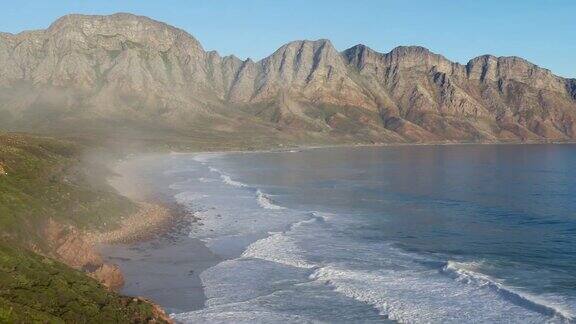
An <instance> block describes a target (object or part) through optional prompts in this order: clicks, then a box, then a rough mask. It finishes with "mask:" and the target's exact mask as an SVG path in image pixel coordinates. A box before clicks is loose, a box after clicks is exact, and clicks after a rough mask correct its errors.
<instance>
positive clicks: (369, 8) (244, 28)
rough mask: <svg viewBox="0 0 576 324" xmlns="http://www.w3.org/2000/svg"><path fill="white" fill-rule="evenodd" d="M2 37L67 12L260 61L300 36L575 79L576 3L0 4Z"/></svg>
mask: <svg viewBox="0 0 576 324" xmlns="http://www.w3.org/2000/svg"><path fill="white" fill-rule="evenodd" d="M0 8H2V10H1V11H0V31H6V32H12V33H15V32H19V31H22V30H28V29H38V28H45V27H47V26H48V25H49V24H50V23H51V22H52V21H54V20H55V19H56V18H58V17H60V16H62V15H65V14H68V13H85V14H110V13H114V12H131V13H135V14H140V15H146V16H149V17H151V18H154V19H157V20H161V21H164V22H167V23H169V24H171V25H174V26H176V27H180V28H182V29H184V30H186V31H188V32H189V33H190V34H192V35H193V36H194V37H196V38H197V39H198V40H199V41H200V42H201V43H202V45H203V46H204V48H205V49H208V50H217V51H218V52H220V54H223V55H228V54H235V55H237V56H239V57H241V58H246V57H251V58H253V59H255V60H258V59H261V58H263V57H265V56H267V55H269V54H271V53H272V52H273V51H274V50H276V49H277V48H278V47H279V46H281V45H282V44H284V43H286V42H289V41H292V40H297V39H319V38H328V39H330V40H332V42H333V43H334V45H335V46H336V48H337V49H339V50H344V49H346V48H348V47H350V46H353V45H356V44H358V43H362V44H365V45H368V46H369V47H371V48H373V49H375V50H377V51H380V52H387V51H389V50H390V49H392V48H394V47H395V46H398V45H421V46H425V47H428V48H429V49H431V50H432V51H434V52H436V53H439V54H442V55H444V56H446V57H448V58H449V59H451V60H455V61H458V62H461V63H466V62H467V61H468V60H469V59H471V58H473V57H475V56H478V55H482V54H488V53H489V54H494V55H497V56H508V55H516V56H521V57H524V58H526V59H528V60H529V61H532V62H534V63H536V64H538V65H540V66H542V67H545V68H548V69H551V70H552V71H553V72H554V73H556V74H558V75H561V76H565V77H572V78H576V0H403V1H388V0H380V1H368V0H366V1H360V0H357V1H352V0H347V1H338V0H332V1H324V0H316V1H313V0H309V1H303V0H292V1H280V0H276V1H274V0H269V1H264V0H253V1H252V0H243V1H231V0H230V1H224V0H198V1H177V0H163V1H151V0H138V1H137V0H125V1H108V0H90V1H78V0H76V1H68V0H58V1H45V0H44V1H34V0H19V1H7V0H0Z"/></svg>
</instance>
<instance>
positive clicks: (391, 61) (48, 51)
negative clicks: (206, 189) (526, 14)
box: [0, 14, 576, 143]
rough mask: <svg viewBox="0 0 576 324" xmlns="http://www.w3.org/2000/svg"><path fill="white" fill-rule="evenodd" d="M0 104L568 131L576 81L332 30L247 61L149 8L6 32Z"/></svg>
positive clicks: (493, 131)
mask: <svg viewBox="0 0 576 324" xmlns="http://www.w3.org/2000/svg"><path fill="white" fill-rule="evenodd" d="M359 37H360V36H359ZM463 46H465V44H463ZM0 114H1V116H2V118H1V119H0V127H2V128H5V129H10V130H27V131H30V130H33V131H43V132H61V131H62V130H63V129H66V131H67V132H95V133H98V132H106V131H108V130H109V129H114V128H118V127H120V128H126V129H134V130H138V131H139V132H147V131H148V130H150V129H154V130H162V131H163V132H166V133H174V134H179V135H182V136H201V134H209V135H210V136H219V135H218V134H224V135H227V136H236V135H237V134H241V135H242V136H268V137H274V138H281V139H287V140H290V141H310V140H318V141H332V142H366V143H381V142H432V141H434V142H436V141H525V140H559V141H569V140H573V139H575V138H576V125H575V124H574V123H575V121H576V80H575V79H565V78H561V77H558V76H555V75H554V74H552V73H551V72H550V71H548V70H546V69H543V68H540V67H538V66H536V65H534V64H532V63H530V62H527V61H525V60H523V59H521V58H517V57H494V56H489V55H485V56H480V57H477V58H474V59H472V60H470V61H469V62H468V63H467V64H466V65H462V64H458V63H454V62H451V61H449V60H448V59H446V58H444V57H443V56H441V55H438V54H435V53H432V52H430V51H429V50H427V49H425V48H422V47H415V46H410V47H397V48H395V49H393V50H392V51H391V52H389V53H385V54H383V53H378V52H376V51H374V50H372V49H370V48H368V47H366V46H364V45H357V46H354V47H352V48H350V49H347V50H345V51H343V52H338V51H337V50H336V49H335V48H334V47H333V45H332V44H331V43H330V41H328V40H317V41H295V42H291V43H288V44H286V45H284V46H282V47H281V48H279V49H278V50H277V51H276V52H274V53H272V54H271V55H270V56H268V57H266V58H264V59H262V60H260V61H258V62H254V61H252V60H250V59H247V60H245V61H242V60H240V59H238V58H237V57H234V56H226V57H221V56H220V55H219V54H218V53H216V52H214V51H208V52H207V51H205V50H204V49H203V48H202V46H201V45H200V43H199V42H198V41H197V40H196V39H194V38H193V37H192V36H191V35H189V34H188V33H186V32H185V31H183V30H180V29H177V28H174V27H171V26H169V25H166V24H164V23H161V22H157V21H154V20H152V19H149V18H146V17H140V16H135V15H131V14H114V15H110V16H86V15H69V16H65V17H62V18H60V19H58V20H57V21H56V22H54V23H53V24H52V25H51V26H50V27H48V28H47V29H46V30H38V31H27V32H22V33H20V34H17V35H12V34H7V33H1V34H0ZM199 132H200V133H199ZM202 132H204V133H202ZM199 134H200V135H199Z"/></svg>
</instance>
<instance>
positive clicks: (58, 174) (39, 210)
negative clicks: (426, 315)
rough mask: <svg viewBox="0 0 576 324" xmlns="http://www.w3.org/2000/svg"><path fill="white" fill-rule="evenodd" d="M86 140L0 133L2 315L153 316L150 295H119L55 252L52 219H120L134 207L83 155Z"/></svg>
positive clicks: (82, 319) (101, 223)
mask: <svg viewBox="0 0 576 324" xmlns="http://www.w3.org/2000/svg"><path fill="white" fill-rule="evenodd" d="M84 152H85V147H83V146H82V145H79V144H76V143H72V142H68V141H64V140H56V139H52V138H45V137H37V136H29V135H22V134H0V323H30V322H41V323H45V322H47V323H61V322H66V323H128V322H148V321H149V320H151V319H153V318H155V315H153V307H152V305H150V304H149V303H146V302H143V301H141V300H138V299H133V298H131V297H124V296H120V295H118V294H116V293H114V292H111V291H109V290H107V289H106V288H104V287H103V286H102V285H101V284H100V283H98V282H97V281H95V280H93V279H92V278H89V277H88V276H86V275H85V274H84V273H82V272H80V271H76V270H73V269H71V268H69V267H68V266H66V265H64V264H62V263H60V262H58V261H55V260H52V259H50V258H48V257H45V256H42V255H39V254H36V253H33V252H31V249H34V250H35V251H37V252H40V253H42V254H45V255H50V253H49V252H50V251H49V244H47V243H48V242H45V241H44V239H43V235H42V233H43V232H42V229H43V226H45V224H46V222H47V220H48V219H50V218H52V219H53V220H55V221H57V222H59V223H61V224H66V225H72V226H75V227H77V228H79V229H105V228H113V227H115V226H117V224H118V219H119V218H120V217H121V216H123V215H127V214H130V213H132V212H134V211H135V210H136V209H135V208H136V207H135V206H134V205H133V204H132V202H130V201H129V200H127V199H126V198H124V197H121V196H119V195H117V194H115V193H114V192H113V191H112V190H111V189H110V188H108V187H107V186H106V185H105V184H104V183H103V182H102V181H100V182H98V181H94V179H98V178H99V179H104V178H105V174H104V176H103V174H102V173H104V172H107V171H105V169H104V168H98V167H96V166H92V167H90V168H87V167H85V166H83V164H84V163H81V160H82V154H83V153H84Z"/></svg>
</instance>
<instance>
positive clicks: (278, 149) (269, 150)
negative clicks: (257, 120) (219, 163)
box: [168, 140, 576, 154]
mask: <svg viewBox="0 0 576 324" xmlns="http://www.w3.org/2000/svg"><path fill="white" fill-rule="evenodd" d="M547 144H548V145H576V141H546V140H542V141H537V140H533V141H523V142H522V141H510V142H506V141H501V142H458V141H455V142H423V143H374V144H370V143H355V144H354V143H349V144H326V145H310V146H307V145H294V146H286V147H274V148H264V149H254V150H250V149H230V150H218V149H215V150H213V151H210V150H199V151H194V150H191V151H185V150H183V151H176V150H173V151H169V152H168V154H225V153H244V154H245V153H285V152H290V151H294V150H298V151H303V150H317V149H329V148H357V147H375V148H378V147H402V146H467V145H470V146H475V145H547Z"/></svg>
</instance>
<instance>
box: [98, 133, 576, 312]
mask: <svg viewBox="0 0 576 324" xmlns="http://www.w3.org/2000/svg"><path fill="white" fill-rule="evenodd" d="M491 144H499V145H523V144H530V145H534V144H575V143H541V142H539V143H435V144H431V143H425V144H424V143H423V144H415V143H410V144H385V145H379V144H374V145H334V146H306V147H293V148H284V149H268V150H252V151H247V150H244V151H240V150H238V151H232V150H229V151H203V152H198V151H196V152H171V154H202V153H206V154H227V153H262V152H269V153H277V152H288V151H293V150H298V151H300V150H313V149H323V148H339V147H351V148H354V147H388V146H390V147H395V146H412V145H416V146H443V145H491ZM136 160H137V159H136ZM122 163H123V164H124V166H125V168H124V170H122V168H121V169H118V168H116V171H117V174H118V175H120V176H121V177H123V178H125V177H133V179H131V180H134V181H133V182H132V183H131V184H130V185H129V186H120V187H118V186H115V188H116V189H117V190H118V192H119V193H120V194H123V195H125V196H127V197H129V198H131V199H132V200H133V201H140V203H139V204H140V205H141V206H142V209H141V211H140V212H138V213H136V214H134V215H132V216H131V217H129V218H127V219H125V220H124V221H123V222H122V224H123V225H122V226H121V228H120V229H118V230H115V231H111V232H108V233H100V234H97V235H92V236H90V241H91V242H92V243H93V244H95V245H96V246H98V250H99V251H100V252H101V253H102V255H103V256H104V257H105V258H106V260H107V261H108V262H110V263H114V264H118V265H119V267H120V269H121V271H122V273H123V274H124V275H125V277H126V284H125V286H124V287H123V288H122V290H121V292H122V293H124V294H127V295H134V296H145V297H146V298H149V299H151V300H153V301H154V302H155V303H156V304H159V305H160V306H162V307H163V308H164V309H165V310H166V311H167V312H168V313H182V312H189V311H194V310H198V309H201V308H203V307H204V306H205V302H206V296H205V293H204V288H203V287H202V282H201V280H200V277H199V274H200V273H201V272H202V271H204V270H206V269H208V268H210V267H212V266H214V265H216V264H217V263H219V262H221V261H222V260H221V259H220V258H219V257H217V256H215V255H214V254H213V253H212V252H211V251H210V250H209V249H208V248H207V247H206V245H205V244H204V243H203V242H202V241H200V240H198V239H194V238H190V237H189V236H188V232H189V231H187V230H186V228H189V227H187V226H195V225H194V224H193V221H190V220H188V221H186V218H187V217H191V218H193V217H194V216H193V212H191V211H185V210H184V209H183V207H181V206H179V205H178V204H176V203H175V202H173V201H171V199H170V197H168V196H165V197H163V196H162V194H161V193H160V192H156V193H154V192H153V191H154V190H159V189H158V187H160V186H155V185H150V183H148V184H145V182H146V181H141V180H143V179H137V176H135V175H134V174H130V173H133V172H126V171H128V170H129V169H137V166H136V167H135V166H134V165H132V167H128V168H126V166H128V165H130V163H131V161H124V162H122ZM134 177H136V178H134ZM117 179H118V177H117V178H116V180H117ZM152 182H154V181H152ZM135 191H140V193H139V194H137V195H134V192H135ZM142 191H145V192H147V193H146V195H144V196H143V195H142ZM154 194H155V195H154ZM154 196H155V197H156V198H150V197H154ZM158 197H160V198H158ZM136 199H138V200H136ZM184 223H187V224H184Z"/></svg>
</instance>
